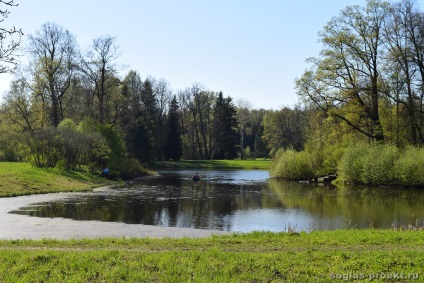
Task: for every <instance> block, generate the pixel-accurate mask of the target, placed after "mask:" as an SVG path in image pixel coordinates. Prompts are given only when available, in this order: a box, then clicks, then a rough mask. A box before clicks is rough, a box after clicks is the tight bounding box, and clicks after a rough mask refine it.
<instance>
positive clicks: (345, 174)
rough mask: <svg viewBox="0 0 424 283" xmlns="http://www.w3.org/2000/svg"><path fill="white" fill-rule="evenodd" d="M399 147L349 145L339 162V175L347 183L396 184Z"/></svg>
mask: <svg viewBox="0 0 424 283" xmlns="http://www.w3.org/2000/svg"><path fill="white" fill-rule="evenodd" d="M398 157H399V149H398V148H396V147H394V146H390V145H369V144H358V145H355V146H351V147H348V148H347V149H346V150H345V152H344V154H343V156H342V158H341V160H340V162H339V166H338V168H339V171H338V173H339V177H340V179H341V180H342V181H344V182H347V183H361V184H365V185H383V184H384V185H390V184H396V174H395V163H396V160H397V159H398Z"/></svg>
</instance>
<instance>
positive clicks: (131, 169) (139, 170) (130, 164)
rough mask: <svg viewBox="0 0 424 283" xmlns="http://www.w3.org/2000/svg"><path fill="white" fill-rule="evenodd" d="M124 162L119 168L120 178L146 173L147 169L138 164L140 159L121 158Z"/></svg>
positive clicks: (125, 178) (130, 177)
mask: <svg viewBox="0 0 424 283" xmlns="http://www.w3.org/2000/svg"><path fill="white" fill-rule="evenodd" d="M122 162H123V163H124V164H125V166H124V167H122V168H121V170H120V172H119V175H120V177H121V178H122V179H124V180H128V179H133V178H136V177H140V176H145V175H148V172H147V170H146V169H145V168H144V167H143V166H142V165H141V164H140V161H139V160H138V159H136V158H126V159H124V160H122Z"/></svg>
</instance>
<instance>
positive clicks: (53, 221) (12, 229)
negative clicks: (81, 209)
mask: <svg viewBox="0 0 424 283" xmlns="http://www.w3.org/2000/svg"><path fill="white" fill-rule="evenodd" d="M72 195H75V193H57V194H44V195H30V196H21V197H13V198H0V239H5V240H6V239H77V238H99V237H126V238H146V237H152V238H182V237H191V238H198V237H209V236H211V235H220V234H225V233H227V232H221V231H214V230H201V229H189V228H168V227H158V226H149V225H141V224H125V223H114V222H100V221H75V220H71V219H63V218H40V217H31V216H25V215H17V214H11V213H9V212H10V211H13V210H17V209H18V208H20V207H25V206H28V205H30V204H34V203H39V202H45V201H53V200H57V199H63V198H67V197H71V196H72Z"/></svg>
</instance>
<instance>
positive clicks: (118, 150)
mask: <svg viewBox="0 0 424 283" xmlns="http://www.w3.org/2000/svg"><path fill="white" fill-rule="evenodd" d="M0 5H3V6H5V7H6V8H9V9H10V10H12V9H19V7H16V4H14V3H13V1H0ZM5 13H6V14H3V15H2V16H3V20H7V13H9V12H8V11H7V10H6V12H5ZM4 23H7V21H3V22H2V24H4ZM2 34H3V35H4V36H3V37H1V40H2V44H1V48H2V50H1V51H0V62H1V66H2V68H1V69H0V75H1V73H14V74H15V76H14V79H13V81H12V82H11V84H10V87H9V89H8V91H7V92H6V93H4V94H3V97H2V100H1V101H2V103H1V106H0V132H1V136H0V160H1V161H22V160H24V161H29V162H31V163H32V164H33V165H34V166H37V167H55V166H63V167H65V168H67V169H70V170H73V169H75V168H77V167H85V168H89V169H90V170H92V171H96V170H99V169H101V168H105V167H109V168H110V169H112V170H114V171H116V172H120V173H123V174H129V175H131V174H132V173H135V172H137V171H138V170H140V169H141V165H143V164H145V163H147V162H149V161H155V160H180V159H185V160H199V159H207V160H209V159H235V158H242V159H244V158H259V157H260V158H263V157H269V156H270V154H269V152H271V153H272V152H275V151H276V149H277V148H279V147H281V146H282V145H288V144H290V143H291V141H290V139H292V137H291V136H292V135H293V134H294V133H296V132H298V131H299V129H301V128H302V127H298V125H295V124H294V122H296V123H298V122H299V123H300V122H301V121H298V120H299V119H302V117H300V116H302V115H301V113H300V112H301V111H299V110H293V109H291V108H285V109H282V110H276V111H274V110H264V109H259V110H256V109H252V107H251V106H250V103H249V102H248V101H244V100H242V99H240V100H239V101H237V102H235V101H233V98H231V97H230V96H225V95H224V94H223V93H222V92H221V91H211V90H208V89H207V88H206V87H205V86H203V85H202V84H201V83H197V82H195V83H193V84H192V85H191V86H187V88H185V89H183V90H177V91H174V90H172V89H171V87H170V84H169V82H167V81H166V79H155V78H153V77H147V78H141V77H140V75H139V73H138V72H137V70H125V67H124V63H123V62H120V56H121V55H122V52H121V50H120V49H119V46H118V42H117V40H116V38H115V37H112V36H109V35H101V36H99V37H98V38H95V39H93V40H92V44H91V45H90V46H89V47H88V48H87V49H85V50H82V49H81V47H80V46H79V44H78V42H77V40H76V36H75V35H73V34H72V33H71V32H70V31H68V30H67V29H65V28H64V27H62V26H60V25H58V24H56V23H52V22H47V23H45V24H43V25H42V26H41V27H40V28H39V29H38V30H37V31H36V32H35V33H34V34H25V35H23V32H22V31H21V30H18V29H16V28H11V29H3V30H2ZM18 53H19V54H20V56H14V54H18ZM291 116H293V117H294V119H293V123H292V122H289V121H283V120H284V119H286V118H288V117H291ZM278 119H280V120H281V123H280V122H278V121H277V120H278ZM276 123H278V125H279V126H278V127H283V128H281V130H278V131H276V127H275V126H274V124H276ZM284 127H288V128H290V129H289V130H288V131H287V133H285V132H284V131H285V130H284ZM295 139H298V137H296V138H295ZM301 143H302V141H301V140H298V141H296V147H297V148H300V147H301ZM123 170H125V171H128V172H122V171H123Z"/></svg>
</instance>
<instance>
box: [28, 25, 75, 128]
mask: <svg viewBox="0 0 424 283" xmlns="http://www.w3.org/2000/svg"><path fill="white" fill-rule="evenodd" d="M28 50H29V52H30V53H31V54H32V56H33V58H32V62H31V66H30V69H31V72H32V77H33V83H32V87H33V89H34V92H35V94H36V95H38V96H41V97H42V100H43V101H45V102H46V103H47V104H48V110H49V112H50V113H49V114H50V119H51V123H52V125H53V126H54V127H57V126H58V125H59V123H60V122H61V121H62V120H63V116H64V111H65V109H66V107H67V106H68V104H69V102H70V101H71V99H72V97H66V96H65V95H66V93H67V91H68V89H69V87H70V86H71V81H72V78H73V76H74V72H75V70H76V65H75V60H76V55H77V44H76V40H75V37H74V36H73V35H72V34H71V33H70V32H69V31H67V30H64V29H63V28H62V27H60V26H58V25H57V24H55V23H46V24H44V25H42V26H41V29H40V30H39V31H37V32H36V33H35V34H34V35H30V36H29V46H28Z"/></svg>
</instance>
